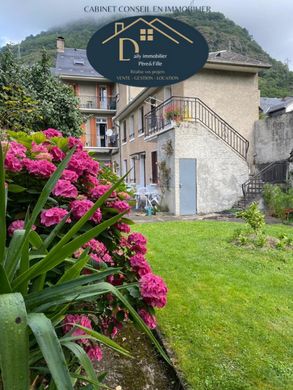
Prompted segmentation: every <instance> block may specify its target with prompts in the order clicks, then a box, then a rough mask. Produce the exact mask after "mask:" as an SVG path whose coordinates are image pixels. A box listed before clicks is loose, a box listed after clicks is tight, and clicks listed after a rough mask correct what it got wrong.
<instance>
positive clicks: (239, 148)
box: [145, 96, 249, 159]
mask: <svg viewBox="0 0 293 390" xmlns="http://www.w3.org/2000/svg"><path fill="white" fill-rule="evenodd" d="M145 121H146V131H145V137H148V136H152V135H156V134H157V133H159V132H161V131H163V130H164V129H165V128H167V127H168V126H170V125H171V124H172V121H175V122H200V123H202V124H203V125H204V126H205V127H207V128H208V129H209V130H210V131H211V132H213V133H214V134H215V135H216V136H218V137H219V138H220V139H221V140H222V141H224V142H225V143H226V144H227V145H229V146H230V147H231V148H232V149H233V150H234V151H235V152H236V153H237V154H238V155H240V156H241V157H243V158H244V159H246V158H247V152H248V147H249V142H248V141H247V140H246V139H245V138H244V137H243V136H242V135H241V134H240V133H238V131H236V130H235V129H234V128H233V127H232V126H231V125H229V124H228V123H227V122H226V121H225V120H224V119H223V118H221V117H220V116H219V115H218V114H217V113H215V112H214V111H213V110H212V109H211V108H210V107H208V106H207V105H206V104H205V103H204V102H203V101H202V100H200V99H199V98H194V97H180V96H172V97H171V98H169V99H167V100H165V101H164V102H163V103H162V104H160V105H159V106H157V107H153V108H152V109H151V111H150V112H149V113H147V114H146V115H145Z"/></svg>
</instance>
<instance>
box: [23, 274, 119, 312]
mask: <svg viewBox="0 0 293 390" xmlns="http://www.w3.org/2000/svg"><path fill="white" fill-rule="evenodd" d="M119 270H120V268H108V269H107V270H105V271H100V272H99V271H96V273H95V274H92V275H86V276H80V277H79V278H77V279H75V280H71V281H69V282H66V283H62V284H60V285H58V286H53V287H48V288H46V289H44V290H43V291H41V292H36V293H31V294H29V295H27V296H26V297H25V302H26V306H27V308H28V309H29V310H35V308H36V307H37V306H39V305H42V304H44V303H47V302H50V303H52V305H54V301H55V300H56V299H57V298H58V299H59V298H60V297H62V296H64V297H65V295H66V294H68V293H72V292H73V291H74V289H75V288H76V287H79V286H83V285H86V284H89V283H93V282H96V281H99V280H103V279H105V278H106V277H107V276H109V275H113V274H115V273H117V272H119ZM73 294H75V292H74V293H73ZM65 302H66V301H64V303H65Z"/></svg>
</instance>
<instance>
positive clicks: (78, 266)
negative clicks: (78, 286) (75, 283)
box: [56, 248, 90, 285]
mask: <svg viewBox="0 0 293 390" xmlns="http://www.w3.org/2000/svg"><path fill="white" fill-rule="evenodd" d="M88 252H89V249H88V248H87V250H85V251H84V252H83V254H82V255H81V256H80V258H79V259H78V260H76V262H75V263H74V264H73V265H72V266H71V267H70V268H68V269H67V270H66V271H65V272H64V274H63V275H62V276H61V278H60V279H59V280H58V282H57V283H56V285H59V284H62V283H64V282H67V281H69V280H73V279H76V278H77V277H78V276H80V273H81V271H82V270H83V269H84V267H85V265H86V264H87V262H88V261H89V259H90V257H89V256H88Z"/></svg>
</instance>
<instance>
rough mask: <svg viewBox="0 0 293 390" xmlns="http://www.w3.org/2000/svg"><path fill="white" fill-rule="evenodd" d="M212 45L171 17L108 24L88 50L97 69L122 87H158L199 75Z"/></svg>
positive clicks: (144, 18) (93, 37) (92, 40)
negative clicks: (124, 85)
mask: <svg viewBox="0 0 293 390" xmlns="http://www.w3.org/2000/svg"><path fill="white" fill-rule="evenodd" d="M208 53H209V49H208V44H207V42H206V40H205V39H204V37H203V36H202V35H201V34H200V32H198V31H197V30H196V29H194V28H193V27H191V26H189V25H187V24H185V23H183V22H181V21H178V20H176V19H172V18H167V17H159V18H158V17H154V16H149V15H148V16H144V17H139V18H137V17H131V18H125V19H121V20H118V21H115V22H112V23H109V24H107V25H106V26H104V27H102V28H101V29H100V30H98V31H97V32H96V33H95V34H94V35H93V36H92V37H91V39H90V41H89V43H88V46H87V56H88V59H89V62H90V63H91V65H92V66H93V68H94V69H95V70H96V71H97V72H99V73H100V74H101V75H103V76H104V77H106V78H108V79H110V80H112V81H114V82H118V83H121V84H127V85H133V86H140V87H155V86H162V85H170V84H174V83H178V82H180V81H182V80H185V79H187V78H189V77H191V76H192V75H193V74H195V73H196V72H198V71H199V70H200V69H201V68H202V67H203V66H204V64H205V63H206V61H207V58H208Z"/></svg>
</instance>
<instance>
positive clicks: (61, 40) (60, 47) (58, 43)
mask: <svg viewBox="0 0 293 390" xmlns="http://www.w3.org/2000/svg"><path fill="white" fill-rule="evenodd" d="M56 46H57V53H64V38H63V37H57V40H56Z"/></svg>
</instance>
